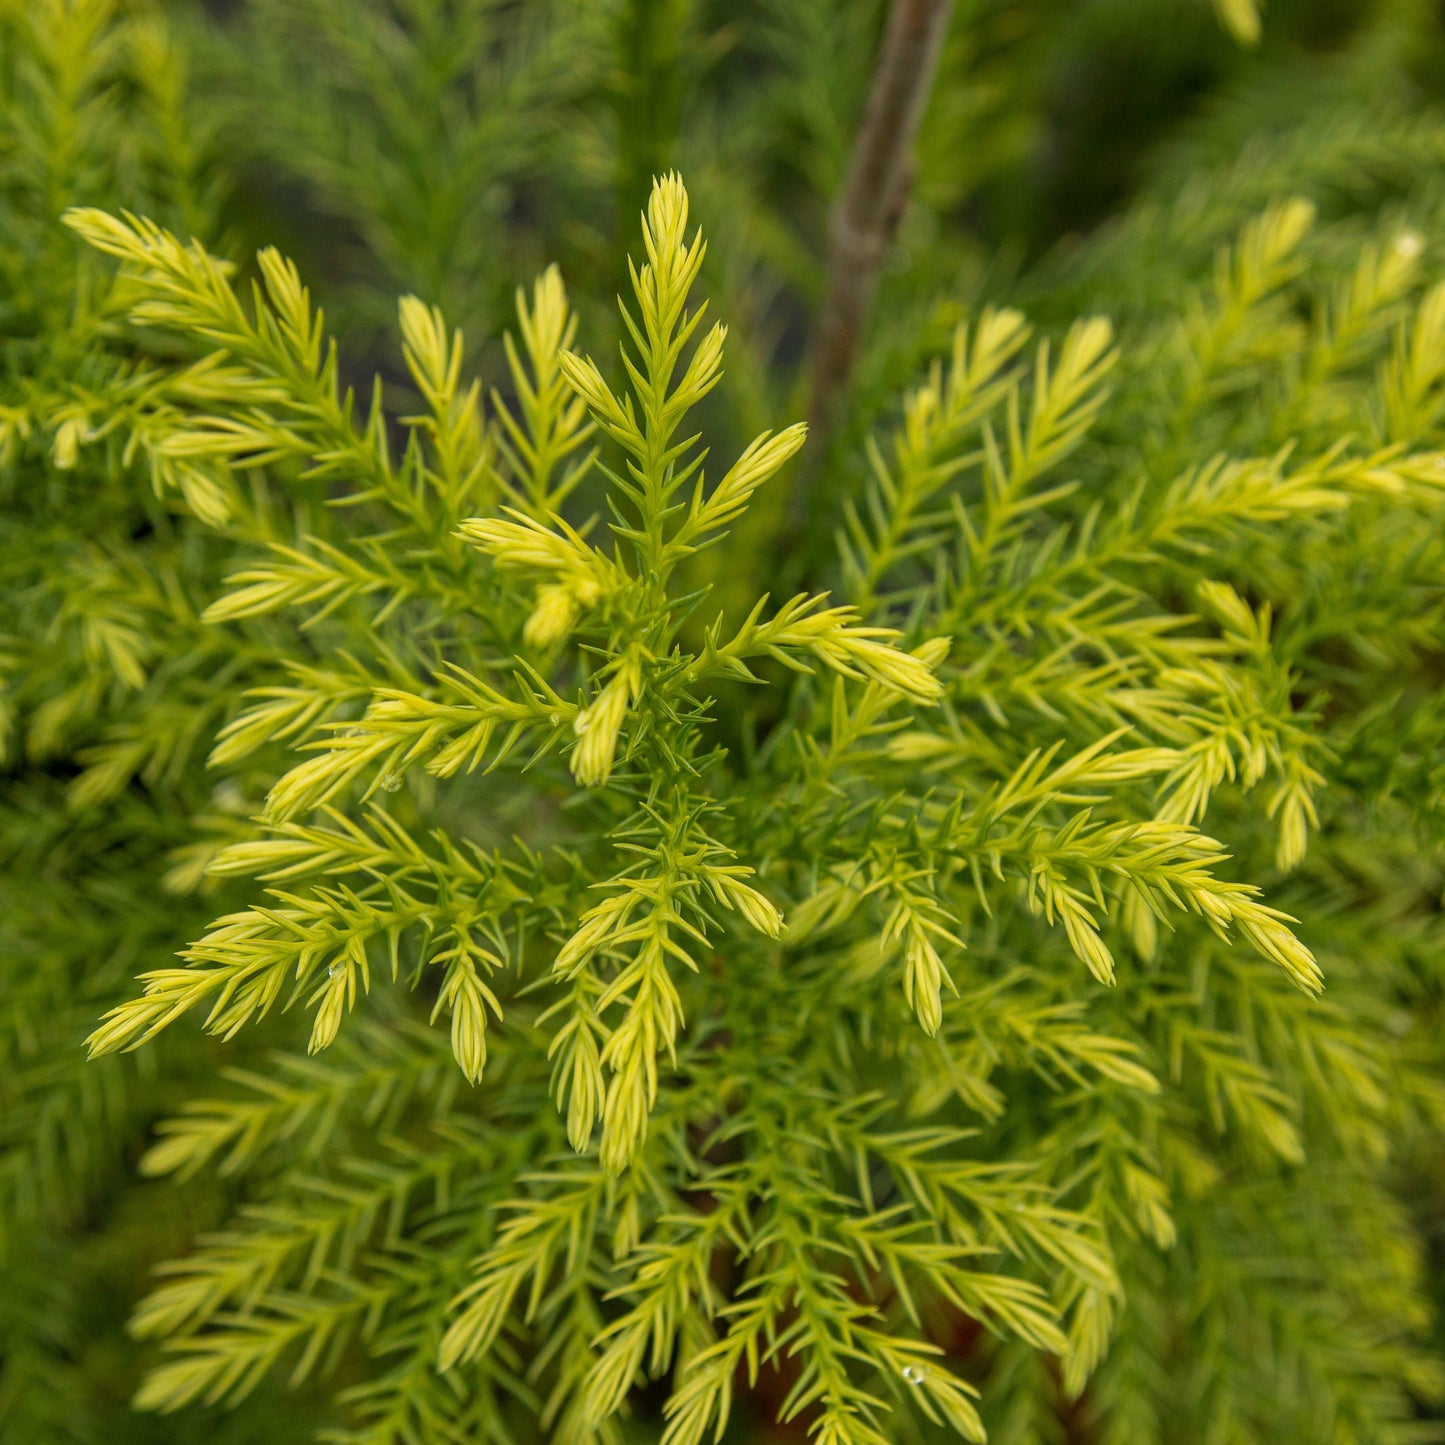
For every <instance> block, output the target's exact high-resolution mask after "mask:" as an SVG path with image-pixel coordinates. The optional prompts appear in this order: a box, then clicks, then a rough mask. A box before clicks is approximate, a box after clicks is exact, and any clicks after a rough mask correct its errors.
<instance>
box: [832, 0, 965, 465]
mask: <svg viewBox="0 0 1445 1445" xmlns="http://www.w3.org/2000/svg"><path fill="white" fill-rule="evenodd" d="M952 10H953V0H893V8H892V11H891V12H890V14H889V17H888V29H887V33H886V34H885V36H884V39H883V49H882V54H881V55H880V56H879V60H878V68H877V70H876V71H875V72H874V74H873V86H872V89H871V91H870V92H869V95H868V108H867V110H866V111H865V112H864V115H863V124H862V126H861V127H860V129H859V131H858V136H857V139H856V140H855V142H854V144H853V154H852V158H851V160H850V161H849V165H848V177H847V180H846V182H845V183H844V186H843V191H842V194H841V195H840V196H839V197H838V201H837V204H836V205H835V206H834V208H833V215H832V219H831V221H830V224H829V228H828V290H827V294H826V297H825V299H824V302H823V309H822V311H821V312H820V313H819V316H818V328H817V333H816V341H815V343H814V353H813V387H812V401H811V405H810V407H809V421H810V429H811V431H812V434H813V436H814V438H815V441H814V447H815V451H814V456H815V457H816V456H817V455H818V454H819V452H820V451H821V445H820V443H821V442H822V441H823V439H824V438H825V437H826V435H827V432H828V429H829V426H830V424H831V422H832V419H833V413H834V411H835V409H836V407H837V405H838V400H839V397H840V396H841V395H842V393H843V391H844V389H845V388H846V386H847V383H848V377H849V374H850V373H851V371H852V369H853V358H854V355H855V353H856V352H857V349H858V341H859V338H860V336H861V335H862V332H863V329H864V327H865V326H866V325H867V321H868V314H869V312H870V311H871V310H872V306H873V297H874V294H875V293H876V292H877V289H878V273H879V271H880V270H881V269H882V265H883V258H884V256H885V254H886V253H887V250H888V246H889V243H890V242H891V241H892V239H893V235H894V233H895V231H897V229H898V223H899V221H900V220H901V219H902V218H903V212H904V211H905V209H906V208H907V205H908V191H909V185H910V182H911V179H912V170H913V164H912V154H913V138H914V136H915V135H916V134H917V131H918V125H919V122H920V121H921V120H922V119H923V111H924V108H925V106H926V105H927V104H928V95H929V91H930V90H931V89H932V86H933V76H934V73H935V71H936V70H937V69H938V57H939V53H940V52H941V51H942V49H943V38H944V34H945V32H946V31H947V29H948V21H949V17H950V15H951V13H952Z"/></svg>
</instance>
